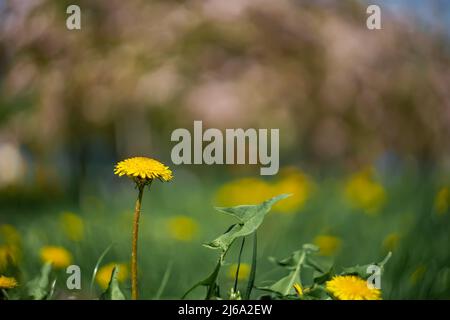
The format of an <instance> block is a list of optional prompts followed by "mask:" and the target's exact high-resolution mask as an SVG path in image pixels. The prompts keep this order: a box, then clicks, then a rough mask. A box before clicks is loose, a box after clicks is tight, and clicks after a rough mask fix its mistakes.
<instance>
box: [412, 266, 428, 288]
mask: <svg viewBox="0 0 450 320" xmlns="http://www.w3.org/2000/svg"><path fill="white" fill-rule="evenodd" d="M426 271H427V267H425V266H424V265H420V266H418V267H417V268H416V270H414V272H413V273H411V275H410V276H409V282H411V283H412V284H413V285H414V284H416V283H417V282H419V281H420V280H422V279H423V277H424V276H425V273H426Z"/></svg>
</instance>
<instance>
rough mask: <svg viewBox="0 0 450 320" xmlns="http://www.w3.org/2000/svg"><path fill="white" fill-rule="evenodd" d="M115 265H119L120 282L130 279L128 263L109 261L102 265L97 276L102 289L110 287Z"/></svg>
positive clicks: (96, 278)
mask: <svg viewBox="0 0 450 320" xmlns="http://www.w3.org/2000/svg"><path fill="white" fill-rule="evenodd" d="M114 266H118V267H119V273H118V274H117V280H118V281H119V282H124V281H125V280H127V279H128V267H127V265H126V264H124V263H115V262H111V263H108V264H106V265H104V266H103V267H101V268H100V269H99V270H98V272H97V275H96V276H95V280H96V281H97V283H98V284H99V286H100V287H101V288H102V289H106V288H107V287H108V284H109V280H110V279H111V274H112V271H113V269H114Z"/></svg>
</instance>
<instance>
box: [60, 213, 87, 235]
mask: <svg viewBox="0 0 450 320" xmlns="http://www.w3.org/2000/svg"><path fill="white" fill-rule="evenodd" d="M60 224H61V228H62V229H63V231H64V233H65V234H66V235H67V237H68V238H69V239H70V240H72V241H80V240H81V239H83V236H84V223H83V219H81V218H80V217H79V216H78V215H76V214H75V213H72V212H63V213H62V214H61V217H60Z"/></svg>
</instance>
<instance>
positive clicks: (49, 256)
mask: <svg viewBox="0 0 450 320" xmlns="http://www.w3.org/2000/svg"><path fill="white" fill-rule="evenodd" d="M40 255H41V260H42V262H44V263H47V262H51V264H52V266H53V267H54V268H56V269H63V268H66V267H67V266H69V265H71V264H72V261H73V258H72V254H71V253H70V252H69V251H68V250H67V249H65V248H63V247H58V246H45V247H42V248H41V251H40Z"/></svg>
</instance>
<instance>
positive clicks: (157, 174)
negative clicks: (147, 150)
mask: <svg viewBox="0 0 450 320" xmlns="http://www.w3.org/2000/svg"><path fill="white" fill-rule="evenodd" d="M114 174H117V175H118V176H120V177H121V176H124V175H126V176H128V177H129V178H132V179H134V180H136V181H139V182H147V181H151V180H153V179H159V180H161V181H170V180H172V178H173V176H172V171H171V170H170V169H169V167H167V166H165V165H164V164H162V163H161V162H159V161H157V160H155V159H151V158H146V157H134V158H129V159H126V160H123V161H120V162H119V163H118V164H117V165H116V167H115V168H114Z"/></svg>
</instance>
